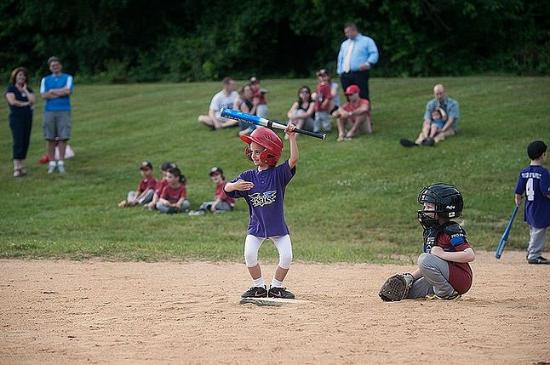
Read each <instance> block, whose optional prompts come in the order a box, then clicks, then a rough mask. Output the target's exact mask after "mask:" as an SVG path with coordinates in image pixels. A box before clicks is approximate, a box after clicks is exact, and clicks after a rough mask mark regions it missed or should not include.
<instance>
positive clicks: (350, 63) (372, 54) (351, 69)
mask: <svg viewBox="0 0 550 365" xmlns="http://www.w3.org/2000/svg"><path fill="white" fill-rule="evenodd" d="M344 34H345V35H346V37H347V39H346V40H345V41H344V42H343V43H342V46H341V47H340V52H339V53H338V69H337V72H338V75H340V81H341V82H342V89H343V90H346V89H347V88H348V86H350V85H357V86H359V89H360V90H361V93H360V94H359V96H360V97H361V99H367V100H369V101H370V98H369V70H370V69H371V67H372V66H373V65H374V64H376V62H378V48H377V47H376V43H374V41H373V40H372V38H369V37H367V36H364V35H362V34H361V33H359V31H358V30H357V26H356V25H355V24H353V23H348V24H346V25H345V26H344Z"/></svg>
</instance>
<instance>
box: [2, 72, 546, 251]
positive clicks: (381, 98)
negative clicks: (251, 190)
mask: <svg viewBox="0 0 550 365" xmlns="http://www.w3.org/2000/svg"><path fill="white" fill-rule="evenodd" d="M437 82H442V83H444V84H445V85H446V86H447V89H448V90H449V94H450V95H451V96H452V97H454V98H456V99H458V100H459V102H460V107H461V113H462V118H461V132H460V136H457V137H454V138H451V139H449V140H447V141H445V142H444V143H441V144H439V145H438V146H436V147H434V148H415V149H405V148H402V147H401V146H400V145H399V143H398V140H399V138H401V137H408V138H414V137H415V136H416V134H417V132H418V130H419V128H420V125H421V121H422V116H423V109H424V105H425V103H426V101H427V100H428V99H429V98H430V96H431V89H432V86H433V85H434V84H435V83H437ZM302 84H309V85H310V86H314V81H313V80H265V81H264V83H263V85H264V86H265V87H267V88H268V89H269V91H270V93H269V102H270V115H271V116H272V117H273V118H283V117H284V115H285V114H286V111H287V110H288V108H289V106H290V104H291V103H292V101H293V100H294V98H295V95H296V90H297V88H298V87H300V86H301V85H302ZM218 87H219V83H185V84H135V85H111V86H105V85H78V84H77V85H76V88H75V94H74V96H73V136H74V138H73V141H72V143H73V147H74V149H75V151H76V154H77V156H76V157H75V159H74V160H71V161H69V162H68V163H67V171H68V172H67V174H66V175H65V176H59V175H57V174H56V175H53V176H49V175H47V174H46V167H45V166H43V165H38V164H37V163H36V162H35V161H36V160H37V159H38V158H39V157H40V155H41V154H42V153H43V150H44V143H43V141H42V137H41V135H42V133H41V123H42V112H41V110H42V104H41V103H39V104H38V105H37V108H36V112H35V121H34V130H33V135H32V141H31V149H30V151H29V160H28V166H29V170H30V171H29V176H28V177H26V178H23V179H14V178H12V177H11V160H10V159H11V135H10V132H9V127H8V124H7V114H8V112H7V107H6V105H5V103H4V104H3V105H2V106H0V115H1V116H2V120H3V122H2V124H1V126H0V133H1V136H2V138H0V153H1V156H2V163H1V165H0V184H1V186H2V189H1V190H0V197H1V201H2V203H3V204H2V205H3V206H2V209H1V210H0V227H1V229H0V230H1V236H0V257H18V256H24V257H69V258H76V259H78V258H84V257H90V256H101V257H106V258H109V259H129V260H159V259H166V258H176V259H180V258H185V259H188V258H193V259H205V260H241V258H240V257H241V255H242V246H243V241H244V236H245V232H246V226H247V222H248V211H247V208H246V205H245V203H244V202H243V201H240V202H239V203H238V207H237V209H236V211H235V212H233V213H231V214H225V215H221V216H212V215H207V216H202V217H189V216H187V215H174V216H166V215H160V214H158V213H152V212H148V211H143V210H142V209H119V208H117V207H116V203H117V202H118V201H120V200H122V199H123V198H125V195H126V192H127V191H129V190H131V189H133V188H134V187H135V185H136V184H137V182H138V181H139V174H138V170H137V166H138V163H139V162H140V161H141V160H143V159H149V160H152V161H153V163H154V165H155V167H156V168H158V166H159V164H160V163H161V162H163V161H165V160H173V161H176V162H177V163H178V164H179V165H180V166H182V167H183V170H184V173H185V174H186V176H187V177H188V180H189V184H188V192H189V196H190V200H191V203H192V206H193V208H196V207H197V206H198V205H199V204H200V203H201V202H202V201H204V200H208V199H210V198H211V196H212V194H213V186H212V185H211V184H210V181H209V178H208V170H209V168H210V167H212V166H221V167H223V168H224V170H225V171H226V176H227V177H229V178H232V177H234V176H236V175H237V174H238V173H240V172H241V171H243V170H245V169H248V168H250V164H249V162H248V161H247V160H246V159H245V158H244V156H243V144H242V142H240V141H239V139H238V138H237V137H236V133H237V131H236V130H235V129H231V130H223V131H218V132H211V131H210V130H208V129H207V128H204V127H202V126H200V125H199V124H198V123H197V122H196V118H197V115H199V114H202V113H204V112H206V110H207V107H208V104H209V100H210V98H211V96H212V95H213V93H214V92H215V91H217V89H218ZM371 89H372V91H373V98H374V101H373V107H374V109H373V120H374V123H375V130H376V133H375V134H374V135H372V136H362V137H361V138H357V139H356V140H353V141H351V142H347V143H336V141H335V139H336V136H335V133H332V134H331V135H330V137H329V139H328V140H327V141H325V142H321V141H319V140H316V139H312V138H307V137H306V138H304V137H300V138H299V139H298V144H299V148H300V156H301V159H300V161H299V164H298V172H297V175H296V177H295V178H294V180H293V181H292V182H291V184H290V185H289V187H288V189H287V196H286V219H287V223H288V225H289V227H290V229H291V234H292V240H293V246H294V255H295V258H296V259H297V260H302V261H320V262H339V261H347V262H365V261H369V262H373V261H377V262H384V261H390V260H394V259H395V258H396V257H403V256H404V257H411V258H412V257H413V256H414V254H416V253H417V252H418V251H419V249H420V245H421V229H420V226H419V225H418V223H417V222H416V218H415V217H416V210H417V209H418V205H417V203H416V194H417V193H418V191H419V189H420V188H421V187H422V186H425V185H427V184H430V183H432V182H437V181H444V182H449V183H452V184H456V185H457V186H458V187H459V188H460V189H461V191H462V192H463V195H464V198H465V211H464V217H463V219H464V226H465V228H466V230H467V232H468V234H469V239H470V241H471V242H472V244H473V245H474V247H475V248H484V249H493V248H494V246H495V245H496V243H497V242H498V239H499V237H500V235H501V234H502V231H503V228H504V225H505V224H506V221H507V219H508V216H509V214H510V212H511V210H512V208H513V188H514V184H515V180H516V176H517V174H518V172H519V170H520V168H522V167H523V166H524V165H526V164H528V159H527V158H526V153H525V149H526V146H527V144H528V143H529V142H530V141H531V140H533V139H535V138H543V139H545V140H546V142H547V143H548V142H550V127H549V119H548V115H549V112H550V106H549V102H548V101H549V100H550V82H549V79H548V78H516V77H468V78H443V79H429V78H422V79H373V80H371ZM286 153H288V152H286ZM286 153H285V156H287V155H286ZM156 172H157V173H158V170H157V171H156ZM521 220H522V219H521V218H520V219H518V220H517V222H516V225H515V228H514V230H513V231H512V234H511V237H510V242H509V244H510V246H512V247H516V248H523V247H525V246H526V241H527V239H528V231H527V228H526V225H525V224H523V223H522V222H521ZM265 246H266V248H263V249H262V256H263V257H275V256H276V252H275V250H274V249H273V247H272V245H265Z"/></svg>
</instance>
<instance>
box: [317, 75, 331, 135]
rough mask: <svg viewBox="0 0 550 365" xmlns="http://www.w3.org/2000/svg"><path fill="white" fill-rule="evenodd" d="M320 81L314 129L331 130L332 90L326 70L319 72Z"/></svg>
mask: <svg viewBox="0 0 550 365" xmlns="http://www.w3.org/2000/svg"><path fill="white" fill-rule="evenodd" d="M317 78H318V79H319V83H318V84H317V87H316V88H315V119H314V122H313V131H314V132H316V133H317V132H319V131H320V130H321V128H322V129H323V130H324V131H326V132H330V130H331V119H330V114H329V113H330V111H331V108H332V91H331V87H330V82H329V76H328V73H327V71H326V70H320V71H319V72H317Z"/></svg>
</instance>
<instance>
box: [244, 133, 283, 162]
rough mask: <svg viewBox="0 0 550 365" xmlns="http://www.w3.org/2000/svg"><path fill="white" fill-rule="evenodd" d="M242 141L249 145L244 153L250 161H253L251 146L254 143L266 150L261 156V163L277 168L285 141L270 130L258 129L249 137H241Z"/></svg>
mask: <svg viewBox="0 0 550 365" xmlns="http://www.w3.org/2000/svg"><path fill="white" fill-rule="evenodd" d="M241 140H242V141H243V142H244V143H246V144H247V145H248V146H246V148H245V150H244V152H245V154H246V157H248V159H249V160H250V161H252V150H251V149H250V144H251V143H252V142H255V143H257V144H259V145H260V146H262V147H263V148H265V150H264V151H263V152H262V153H261V154H260V161H262V162H263V163H265V164H267V165H269V166H275V165H276V164H277V161H279V158H281V153H282V151H283V141H281V139H280V138H279V136H277V134H276V133H275V132H273V131H272V130H271V129H269V128H264V127H258V128H256V129H255V130H254V132H252V133H251V134H250V135H249V136H247V135H244V136H241Z"/></svg>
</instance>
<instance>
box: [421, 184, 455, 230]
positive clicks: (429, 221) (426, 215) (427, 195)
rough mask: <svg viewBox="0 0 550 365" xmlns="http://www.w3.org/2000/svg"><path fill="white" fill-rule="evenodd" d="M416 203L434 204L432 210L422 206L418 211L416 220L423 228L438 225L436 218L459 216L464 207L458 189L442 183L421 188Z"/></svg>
mask: <svg viewBox="0 0 550 365" xmlns="http://www.w3.org/2000/svg"><path fill="white" fill-rule="evenodd" d="M418 203H419V204H424V203H432V204H434V205H435V208H434V210H428V209H424V208H422V209H421V210H419V211H418V221H419V222H420V224H421V225H422V226H423V227H424V228H428V227H435V226H438V225H439V222H438V218H456V217H459V216H460V214H461V213H462V208H463V207H464V201H463V200H462V194H460V191H458V189H457V188H456V187H454V186H452V185H449V184H444V183H437V184H432V185H430V186H427V187H425V188H423V189H422V190H421V191H420V193H419V194H418ZM435 214H437V216H435Z"/></svg>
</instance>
